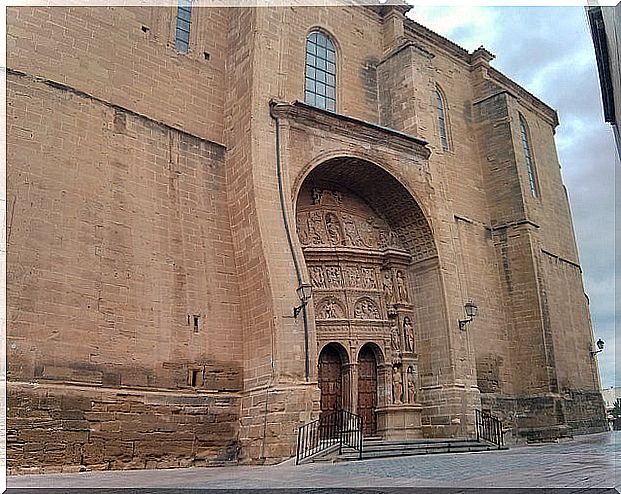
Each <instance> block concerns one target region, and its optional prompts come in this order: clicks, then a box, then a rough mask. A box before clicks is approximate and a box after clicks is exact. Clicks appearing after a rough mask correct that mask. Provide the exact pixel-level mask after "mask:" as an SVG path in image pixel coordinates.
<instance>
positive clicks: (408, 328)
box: [403, 316, 414, 352]
mask: <svg viewBox="0 0 621 494" xmlns="http://www.w3.org/2000/svg"><path fill="white" fill-rule="evenodd" d="M403 339H404V340H405V350H406V351H407V352H413V351H414V327H413V326H412V321H411V320H410V318H409V317H407V316H406V317H404V318H403Z"/></svg>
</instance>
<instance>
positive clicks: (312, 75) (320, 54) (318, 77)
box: [304, 31, 336, 111]
mask: <svg viewBox="0 0 621 494" xmlns="http://www.w3.org/2000/svg"><path fill="white" fill-rule="evenodd" d="M304 89H305V90H304V101H305V102H306V103H308V104H309V105H313V106H316V107H318V108H324V109H326V110H331V111H336V50H335V48H334V43H333V42H332V40H331V39H330V38H329V37H328V36H327V35H326V34H324V33H322V32H320V31H312V32H311V33H309V35H308V37H307V38H306V72H305V81H304Z"/></svg>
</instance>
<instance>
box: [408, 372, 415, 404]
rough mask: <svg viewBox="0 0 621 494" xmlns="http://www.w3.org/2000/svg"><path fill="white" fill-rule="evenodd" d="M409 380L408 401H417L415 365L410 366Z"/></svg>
mask: <svg viewBox="0 0 621 494" xmlns="http://www.w3.org/2000/svg"><path fill="white" fill-rule="evenodd" d="M407 382H408V403H414V402H415V401H416V376H415V375H414V368H413V367H408V372H407Z"/></svg>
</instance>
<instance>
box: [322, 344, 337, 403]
mask: <svg viewBox="0 0 621 494" xmlns="http://www.w3.org/2000/svg"><path fill="white" fill-rule="evenodd" d="M341 367H342V362H341V357H340V355H339V353H338V350H337V349H336V348H334V347H333V346H332V345H328V346H326V347H325V348H324V349H323V350H322V351H321V354H320V355H319V389H320V390H321V413H322V414H325V413H328V412H333V411H335V410H340V409H341V408H342V407H343V381H342V377H341V374H342V371H341Z"/></svg>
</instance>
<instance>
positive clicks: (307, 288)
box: [293, 283, 313, 319]
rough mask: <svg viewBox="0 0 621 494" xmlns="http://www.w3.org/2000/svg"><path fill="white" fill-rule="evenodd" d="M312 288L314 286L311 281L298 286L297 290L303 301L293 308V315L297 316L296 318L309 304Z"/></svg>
mask: <svg viewBox="0 0 621 494" xmlns="http://www.w3.org/2000/svg"><path fill="white" fill-rule="evenodd" d="M312 290H313V287H312V285H311V284H310V283H302V284H300V286H299V287H297V288H296V290H295V292H296V293H297V294H298V298H299V299H300V302H302V303H301V304H300V305H298V306H297V307H294V308H293V317H295V318H296V319H297V317H298V315H299V314H300V312H301V311H302V309H303V308H304V307H306V304H308V301H309V300H310V298H311V295H312Z"/></svg>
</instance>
